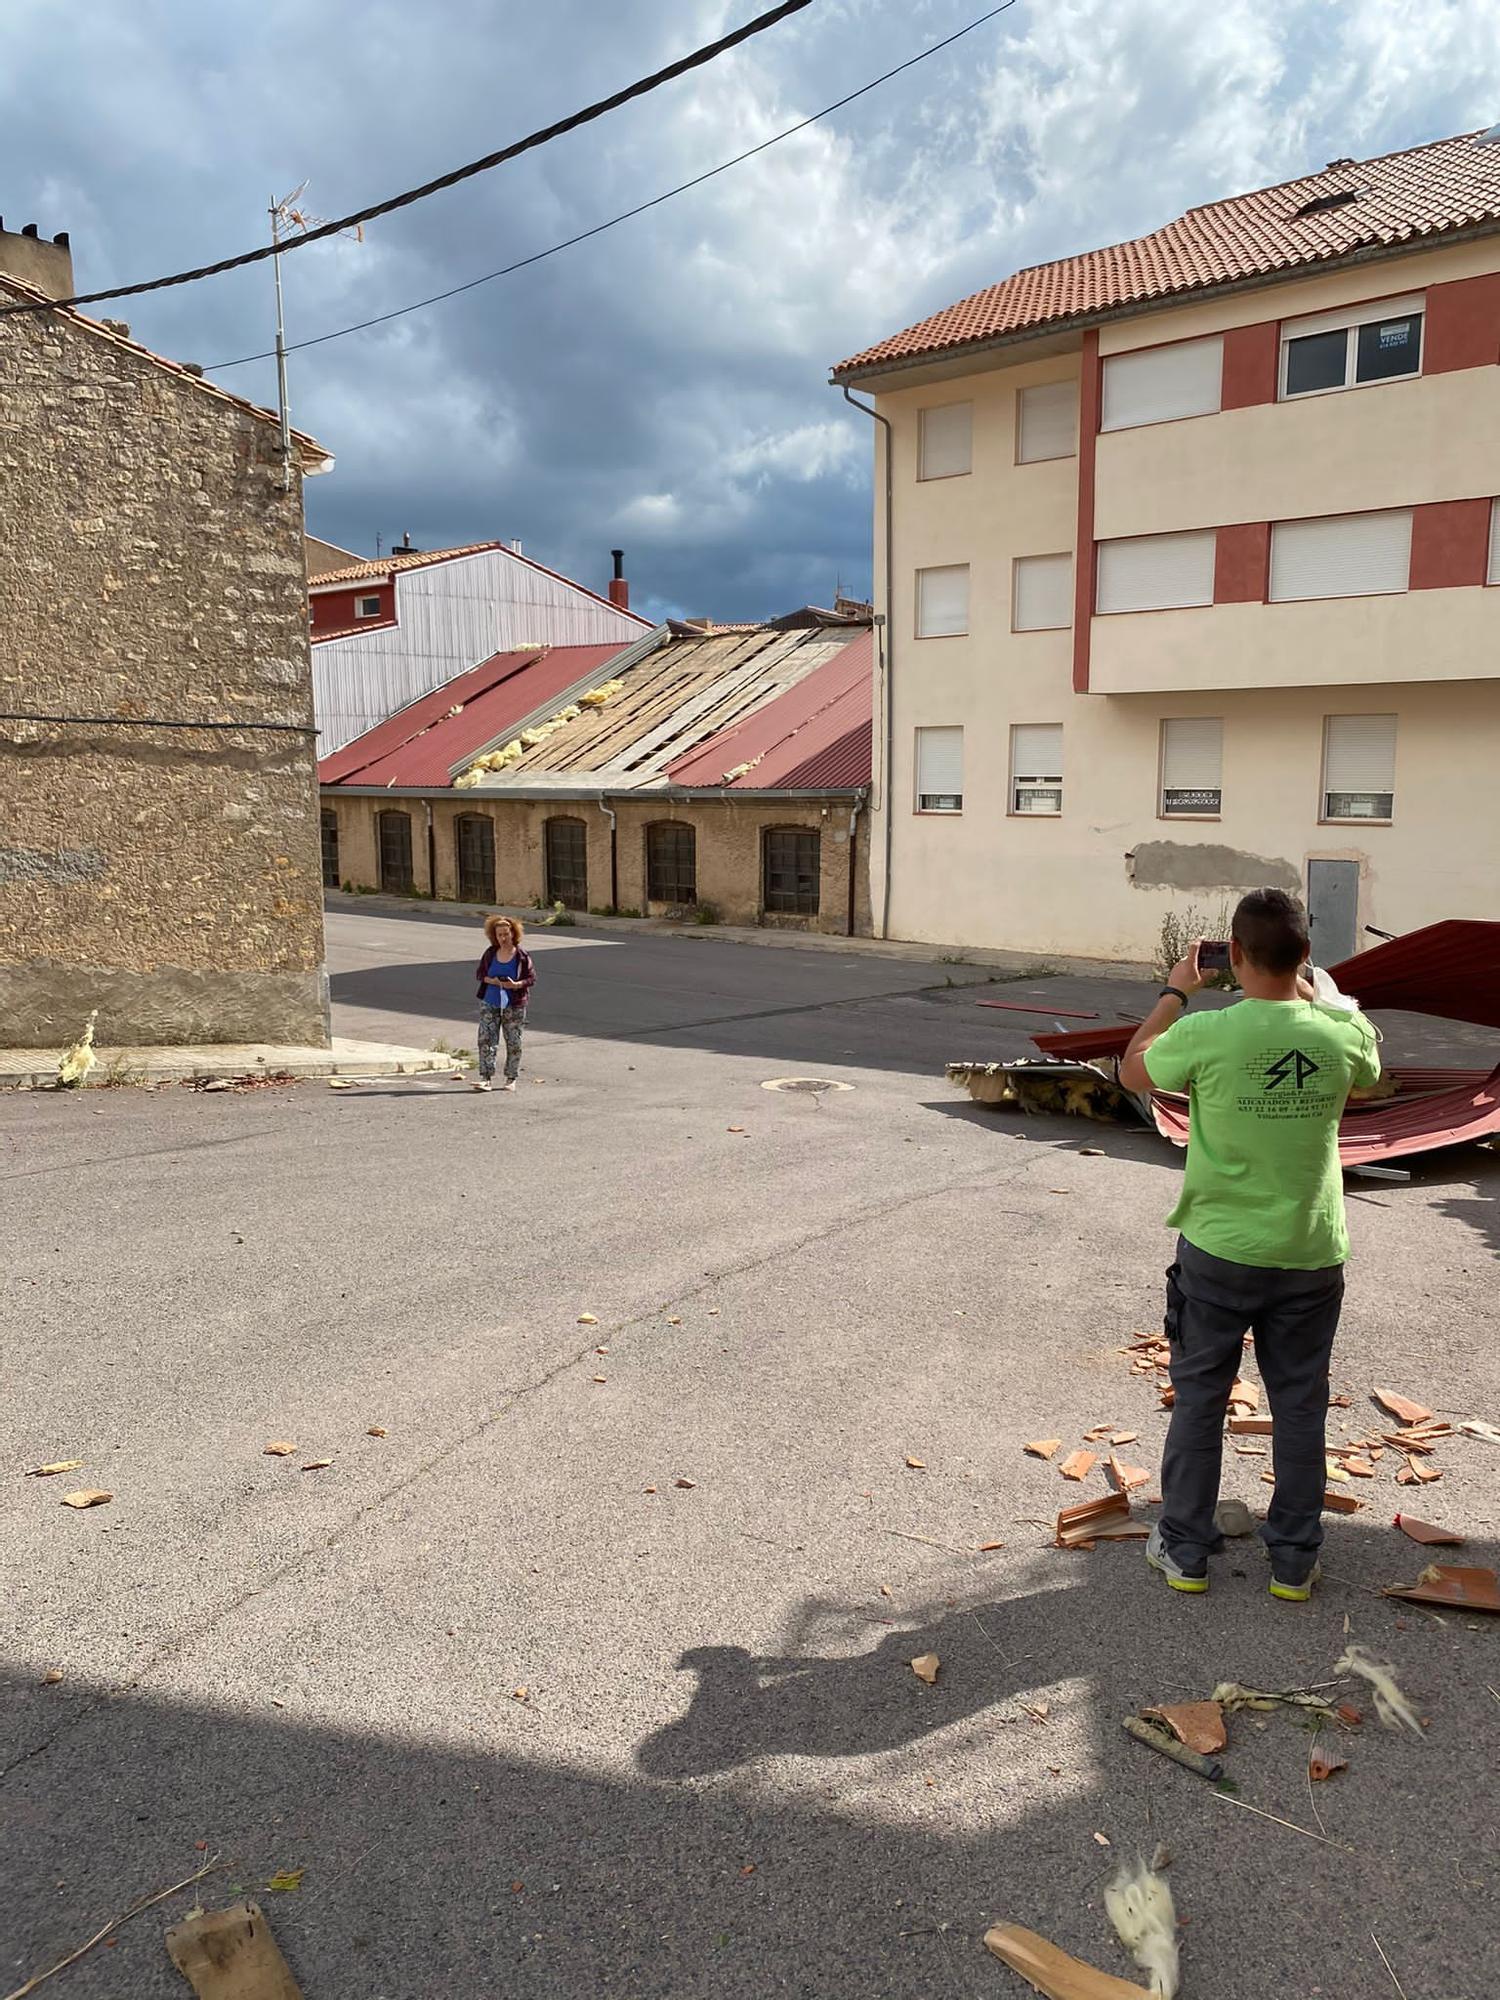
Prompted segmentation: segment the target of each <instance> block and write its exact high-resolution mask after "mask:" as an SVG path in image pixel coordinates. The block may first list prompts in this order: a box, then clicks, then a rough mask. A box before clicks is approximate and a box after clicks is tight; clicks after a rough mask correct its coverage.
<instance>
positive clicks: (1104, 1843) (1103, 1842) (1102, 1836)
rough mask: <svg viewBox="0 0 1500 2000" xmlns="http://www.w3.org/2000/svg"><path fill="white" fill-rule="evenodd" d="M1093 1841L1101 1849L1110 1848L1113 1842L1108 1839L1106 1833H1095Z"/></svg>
mask: <svg viewBox="0 0 1500 2000" xmlns="http://www.w3.org/2000/svg"><path fill="white" fill-rule="evenodd" d="M1094 1839H1095V1840H1096V1841H1097V1842H1098V1843H1099V1845H1100V1846H1101V1847H1112V1846H1113V1845H1114V1842H1113V1841H1112V1840H1111V1839H1110V1837H1109V1835H1108V1834H1107V1833H1096V1834H1095V1835H1094Z"/></svg>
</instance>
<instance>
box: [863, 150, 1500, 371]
mask: <svg viewBox="0 0 1500 2000" xmlns="http://www.w3.org/2000/svg"><path fill="white" fill-rule="evenodd" d="M1339 195H1352V196H1353V197H1354V198H1353V199H1352V200H1349V201H1346V202H1344V203H1342V204H1340V205H1338V206H1335V207H1332V208H1323V209H1317V210H1315V212H1314V213H1312V214H1307V213H1306V209H1307V206H1308V204H1310V203H1316V202H1319V201H1321V200H1323V199H1325V198H1327V197H1329V196H1335V197H1336V196H1339ZM1497 226H1500V146H1496V145H1481V144H1478V143H1477V141H1476V135H1475V134H1473V133H1465V134H1462V135H1460V136H1459V137H1458V138H1454V139H1439V140H1436V141H1435V142H1433V143H1432V144H1431V145H1427V146H1415V147H1412V148H1410V149H1409V150H1408V151H1406V152H1401V153H1387V154H1385V155H1384V156H1383V157H1381V158H1378V159H1373V160H1363V161H1354V160H1342V161H1335V162H1332V163H1330V165H1329V166H1328V167H1326V168H1325V169H1324V170H1323V171H1322V172H1321V173H1315V174H1308V175H1306V176H1304V177H1303V178H1302V179H1300V180H1294V181H1283V182H1281V183H1280V184H1279V185H1278V186H1276V187H1269V188H1261V189H1258V190H1257V191H1256V192H1255V193H1253V194H1241V195H1233V196H1231V197H1230V198H1229V199H1228V200H1225V201H1216V202H1209V203H1207V204H1205V205H1204V206H1203V207H1201V208H1190V209H1189V210H1188V211H1187V213H1186V214H1185V215H1180V216H1178V218H1177V219H1176V221H1175V222H1169V223H1167V225H1166V226H1165V227H1164V228H1162V229H1157V230H1153V231H1152V232H1151V234H1150V235H1149V236H1138V237H1136V238H1134V239H1133V240H1132V241H1130V242H1128V243H1115V244H1111V245H1110V246H1109V247H1108V248H1106V249H1102V250H1089V251H1085V252H1084V253H1083V254H1082V255H1081V256H1077V257H1062V258H1059V259H1057V261H1056V262H1054V263H1051V264H1033V265H1032V266H1030V268H1029V269H1027V270H1024V271H1017V272H1016V273H1015V274H1014V276H1012V277H1009V278H1006V279H1004V280H1002V282H1001V283H999V284H998V285H989V286H987V287H986V288H985V289H984V290H983V291H981V292H975V293H974V294H973V296H972V297H970V298H967V299H961V300H960V301H959V302H958V304H957V305H952V306H947V307H945V308H944V310H943V311H942V312H938V313H934V314H932V316H931V317H930V318H928V319H924V320H920V321H918V323H917V324H916V325H915V326H909V327H907V328H905V329H904V331H902V332H900V333H896V334H892V335H891V336H890V337H889V338H888V339H886V340H881V341H877V342H876V344H875V345H874V346H873V347H867V348H865V349H864V351H863V352H862V353H859V354H855V355H851V356H850V358H849V359H848V360H847V361H841V362H839V364H838V366H837V367H836V368H835V370H834V374H835V376H839V375H844V374H846V373H849V372H851V371H856V370H860V371H862V370H873V369H876V368H878V366H879V365H880V364H881V363H883V362H892V361H909V360H913V359H915V358H917V357H918V356H925V355H929V354H942V353H947V352H949V351H951V350H953V349H956V348H963V347H969V346H974V345H977V344H978V343H980V342H983V341H988V340H996V339H1000V338H1003V337H1004V336H1005V335H1007V334H1014V333H1021V332H1025V331H1029V330H1031V329H1034V328H1039V327H1044V326H1057V325H1063V324H1065V323H1066V322H1067V321H1069V320H1075V319H1093V318H1097V317H1099V316H1101V315H1104V314H1108V313H1110V312H1113V311H1119V310H1121V309H1123V308H1125V307H1127V306H1139V305H1144V304H1148V303H1150V302H1151V301H1152V300H1157V299H1159V300H1162V301H1164V302H1165V301H1167V300H1170V299H1173V298H1177V297H1180V296H1182V295H1183V294H1186V293H1191V292H1196V291H1202V290H1205V289H1207V288H1209V287H1211V286H1214V285H1224V284H1232V283H1234V282H1235V281H1236V280H1243V279H1247V278H1258V277H1272V276H1274V275H1275V274H1276V273H1278V272H1285V273H1287V274H1288V275H1293V274H1295V273H1297V272H1299V271H1303V270H1306V269H1308V268H1310V267H1312V266H1315V265H1318V264H1323V263H1327V262H1328V261H1329V260H1330V259H1333V258H1338V257H1346V256H1349V255H1350V254H1351V253H1353V252H1354V251H1370V250H1378V249H1381V248H1384V249H1390V250H1396V249H1399V248H1402V247H1404V246H1406V245H1409V244H1413V243H1420V242H1422V241H1423V240H1424V239H1426V238H1429V237H1435V236H1441V235H1443V234H1445V233H1448V232H1451V231H1454V230H1459V229H1474V228H1493V227H1497Z"/></svg>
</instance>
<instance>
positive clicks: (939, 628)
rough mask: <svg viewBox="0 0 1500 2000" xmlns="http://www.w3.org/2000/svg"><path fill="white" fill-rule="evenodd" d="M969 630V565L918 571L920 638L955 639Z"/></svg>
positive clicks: (959, 564) (918, 629) (956, 564)
mask: <svg viewBox="0 0 1500 2000" xmlns="http://www.w3.org/2000/svg"><path fill="white" fill-rule="evenodd" d="M968 629H969V565H968V564H967V563H949V564H948V565H946V566H945V567H944V568H942V569H919V570H918V571H917V637H918V638H919V639H951V638H953V637H955V636H956V635H957V634H959V633H961V632H967V631H968Z"/></svg>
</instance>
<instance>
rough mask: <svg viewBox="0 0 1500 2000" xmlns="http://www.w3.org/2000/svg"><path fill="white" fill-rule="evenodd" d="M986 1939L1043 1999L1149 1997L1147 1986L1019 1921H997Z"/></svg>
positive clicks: (1125, 1999) (1139, 1999)
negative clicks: (1098, 1964) (1100, 1967)
mask: <svg viewBox="0 0 1500 2000" xmlns="http://www.w3.org/2000/svg"><path fill="white" fill-rule="evenodd" d="M984 1943H985V1949H986V1950H987V1951H990V1952H993V1953H994V1955H995V1957H996V1958H998V1959H999V1961H1000V1963H1001V1964H1002V1965H1008V1966H1009V1967H1010V1969H1011V1971H1012V1972H1019V1973H1020V1975H1021V1977H1022V1978H1023V1979H1024V1980H1025V1981H1026V1982H1027V1984H1028V1985H1029V1986H1032V1987H1034V1988H1035V1989H1036V1991H1037V1992H1038V1993H1040V1994H1042V1995H1043V1996H1044V2000H1150V1995H1149V1994H1148V1993H1147V1991H1146V1989H1145V1987H1144V1986H1137V1985H1135V1984H1134V1983H1133V1981H1131V1980H1129V1979H1116V1978H1114V1977H1113V1975H1112V1974H1110V1973H1108V1972H1100V1971H1099V1970H1098V1968H1097V1967H1095V1966H1092V1965H1085V1964H1084V1962H1083V1960H1082V1959H1081V1958H1072V1957H1070V1956H1069V1954H1068V1953H1067V1952H1065V1951H1062V1950H1060V1949H1059V1948H1058V1946H1057V1945H1055V1944H1051V1943H1049V1942H1048V1940H1047V1939H1046V1938H1044V1937H1039V1936H1038V1935H1037V1933H1036V1932H1035V1931H1028V1930H1025V1929H1023V1927H1022V1926H1021V1925H1020V1924H996V1925H995V1926H994V1927H993V1928H992V1929H990V1930H987V1931H986V1932H985V1934H984Z"/></svg>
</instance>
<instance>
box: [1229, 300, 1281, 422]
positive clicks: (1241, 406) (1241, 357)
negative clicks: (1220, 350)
mask: <svg viewBox="0 0 1500 2000" xmlns="http://www.w3.org/2000/svg"><path fill="white" fill-rule="evenodd" d="M1280 365H1281V325H1280V322H1279V321H1278V320H1274V319H1268V320H1262V321H1261V322H1260V323H1259V324H1258V325H1256V326H1232V327H1230V328H1228V330H1227V331H1226V332H1225V335H1224V382H1223V387H1222V389H1221V391H1220V395H1219V407H1220V409H1221V410H1246V409H1249V408H1250V407H1251V405H1252V404H1255V403H1274V402H1275V401H1276V371H1277V369H1278V368H1279V367H1280Z"/></svg>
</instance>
